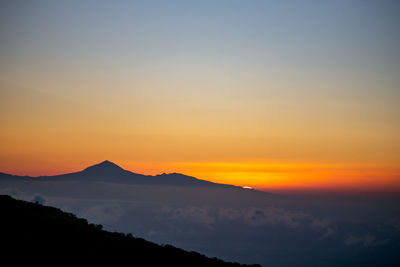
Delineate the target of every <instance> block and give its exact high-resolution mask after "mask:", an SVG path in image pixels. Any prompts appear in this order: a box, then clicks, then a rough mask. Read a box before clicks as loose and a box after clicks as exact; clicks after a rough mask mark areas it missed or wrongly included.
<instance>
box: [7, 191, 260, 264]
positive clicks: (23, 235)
mask: <svg viewBox="0 0 400 267" xmlns="http://www.w3.org/2000/svg"><path fill="white" fill-rule="evenodd" d="M0 210H1V222H0V236H1V241H2V244H3V249H2V255H3V258H5V259H7V257H10V258H9V259H11V260H12V262H20V261H26V262H29V263H40V264H43V263H52V264H57V262H54V259H58V260H59V261H61V262H62V263H65V262H66V261H67V262H71V263H72V262H74V263H79V262H82V261H85V262H86V261H87V262H90V263H92V264H96V263H97V264H100V263H102V264H104V262H112V263H114V264H115V263H121V264H124V265H126V266H163V265H167V266H248V265H241V264H238V263H227V262H224V261H222V260H219V259H216V258H212V259H211V258H207V257H206V256H204V255H201V254H199V253H196V252H187V251H184V250H182V249H178V248H175V247H173V246H170V245H165V246H160V245H157V244H154V243H151V242H148V241H146V240H144V239H141V238H134V237H132V235H130V234H128V235H125V234H122V233H111V232H107V231H104V230H102V226H101V225H94V224H89V223H88V222H87V220H85V219H80V218H77V217H76V216H75V215H73V214H71V213H66V212H63V211H61V210H60V209H57V208H53V207H46V206H42V205H40V204H36V203H31V202H26V201H22V200H15V199H13V198H12V197H10V196H5V195H0ZM13 255H14V256H13ZM15 255H19V256H22V257H17V258H15ZM46 261H47V262H46ZM59 263H60V262H59ZM253 266H259V265H253Z"/></svg>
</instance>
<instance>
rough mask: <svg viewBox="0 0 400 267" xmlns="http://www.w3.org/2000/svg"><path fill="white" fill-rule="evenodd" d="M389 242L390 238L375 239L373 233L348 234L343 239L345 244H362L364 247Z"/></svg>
mask: <svg viewBox="0 0 400 267" xmlns="http://www.w3.org/2000/svg"><path fill="white" fill-rule="evenodd" d="M388 242H390V239H383V240H377V238H376V237H375V236H374V235H371V234H366V235H364V236H355V235H350V236H349V237H347V238H346V239H345V241H344V243H345V245H347V246H353V245H363V246H364V247H378V246H381V245H384V244H387V243H388Z"/></svg>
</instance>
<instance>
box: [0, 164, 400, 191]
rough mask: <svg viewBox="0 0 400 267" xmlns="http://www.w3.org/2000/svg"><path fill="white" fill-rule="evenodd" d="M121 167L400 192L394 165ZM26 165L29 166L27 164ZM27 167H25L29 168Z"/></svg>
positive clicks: (257, 183) (44, 170)
mask: <svg viewBox="0 0 400 267" xmlns="http://www.w3.org/2000/svg"><path fill="white" fill-rule="evenodd" d="M95 163H98V162H87V163H86V164H85V165H82V163H81V164H76V163H71V165H70V166H69V167H68V166H67V165H62V164H53V165H51V168H48V165H47V164H42V165H40V164H39V165H37V166H34V167H31V169H28V168H27V169H25V171H24V170H23V168H21V165H16V166H11V167H10V168H8V169H2V170H1V172H5V173H10V174H17V175H30V176H40V175H56V174H63V173H69V172H75V171H80V170H83V169H84V168H86V167H88V166H90V165H93V164H95ZM115 163H116V164H118V165H120V166H121V167H122V168H124V169H126V170H129V171H132V172H135V173H139V174H145V175H156V174H161V173H171V172H179V173H183V174H185V175H190V176H193V177H196V178H198V179H203V180H208V181H211V182H216V183H224V184H232V185H237V186H241V187H245V186H246V187H251V188H254V189H258V190H265V191H272V192H274V191H276V192H281V191H282V192H283V191H288V192H289V191H291V192H296V191H309V192H313V191H315V192H322V191H336V192H344V191H354V192H363V191H368V192H400V170H399V169H398V168H396V167H395V166H378V165H377V166H375V165H356V164H354V165H349V164H322V163H314V164H312V163H265V162H253V163H235V162H180V163H176V162H172V163H166V162H157V163H154V162H131V161H116V162H115ZM27 166H29V165H28V164H27ZM27 166H26V167H27Z"/></svg>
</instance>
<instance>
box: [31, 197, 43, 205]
mask: <svg viewBox="0 0 400 267" xmlns="http://www.w3.org/2000/svg"><path fill="white" fill-rule="evenodd" d="M31 202H33V203H37V204H40V205H45V204H46V199H45V197H44V196H42V195H34V196H33V199H32V201H31Z"/></svg>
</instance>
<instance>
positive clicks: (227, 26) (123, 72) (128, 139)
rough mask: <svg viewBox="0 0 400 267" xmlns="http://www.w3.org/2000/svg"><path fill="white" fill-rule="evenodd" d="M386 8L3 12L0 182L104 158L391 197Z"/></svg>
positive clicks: (225, 6) (391, 38)
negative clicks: (3, 175)
mask: <svg viewBox="0 0 400 267" xmlns="http://www.w3.org/2000/svg"><path fill="white" fill-rule="evenodd" d="M399 12H400V4H399V3H398V2H397V1H367V0H365V1H361V0H360V1H357V0H355V1H311V0H310V1H50V0H49V1H0V38H1V41H0V172H6V173H12V174H21V175H22V174H23V175H33V176H37V175H52V174H60V173H65V172H72V171H78V170H81V169H83V168H85V167H87V166H89V165H92V164H95V163H98V162H100V161H103V160H106V159H108V160H110V161H113V162H115V163H116V164H118V165H120V166H121V167H123V168H125V169H128V170H130V171H133V172H137V173H144V174H159V173H163V172H181V173H184V174H187V175H192V176H195V177H198V178H202V179H206V180H210V181H215V182H221V183H229V184H235V185H241V186H251V187H255V188H257V189H265V190H272V191H273V190H285V189H286V190H300V189H301V190H305V189H312V190H322V189H324V190H357V191H364V190H365V191H397V192H400V138H399V137H400V103H399V102H400V51H399V47H400V19H399V18H400V17H399V15H398V14H399Z"/></svg>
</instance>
